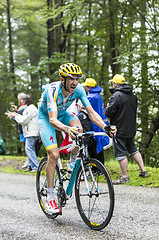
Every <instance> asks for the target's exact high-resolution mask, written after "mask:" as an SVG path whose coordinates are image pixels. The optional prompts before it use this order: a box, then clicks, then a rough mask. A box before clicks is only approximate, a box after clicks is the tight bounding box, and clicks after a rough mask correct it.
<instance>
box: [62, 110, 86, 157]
mask: <svg viewBox="0 0 159 240" xmlns="http://www.w3.org/2000/svg"><path fill="white" fill-rule="evenodd" d="M62 122H63V123H64V124H65V125H67V126H70V127H75V126H77V127H79V132H80V133H82V132H83V128H82V125H81V122H80V120H79V119H78V117H77V116H76V115H74V114H73V113H72V112H69V111H66V112H65V114H64V117H63V119H62ZM78 149H79V148H78V147H75V148H74V149H73V151H72V154H75V155H77V153H78Z"/></svg>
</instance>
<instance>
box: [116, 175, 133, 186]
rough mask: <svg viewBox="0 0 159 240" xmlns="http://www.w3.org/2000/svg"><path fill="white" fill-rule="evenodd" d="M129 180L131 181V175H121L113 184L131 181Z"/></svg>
mask: <svg viewBox="0 0 159 240" xmlns="http://www.w3.org/2000/svg"><path fill="white" fill-rule="evenodd" d="M129 182H130V180H129V177H123V176H120V177H119V178H118V179H117V180H115V181H113V184H114V185H118V184H123V183H129Z"/></svg>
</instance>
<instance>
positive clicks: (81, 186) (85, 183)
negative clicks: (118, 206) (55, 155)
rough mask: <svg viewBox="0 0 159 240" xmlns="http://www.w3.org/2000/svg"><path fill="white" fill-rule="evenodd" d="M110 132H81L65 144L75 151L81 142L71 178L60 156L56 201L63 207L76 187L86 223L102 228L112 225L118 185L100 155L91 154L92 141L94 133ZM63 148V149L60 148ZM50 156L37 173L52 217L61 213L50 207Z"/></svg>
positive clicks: (42, 199) (43, 205) (41, 194)
mask: <svg viewBox="0 0 159 240" xmlns="http://www.w3.org/2000/svg"><path fill="white" fill-rule="evenodd" d="M97 135H106V133H104V132H99V133H97V132H87V133H79V134H78V135H77V137H76V141H73V142H72V144H69V145H67V146H65V147H62V149H64V148H68V151H71V150H72V149H73V148H74V147H75V146H79V152H78V156H77V159H76V162H75V167H74V169H73V171H72V172H70V174H71V177H70V179H68V178H67V174H66V173H67V169H65V168H62V163H61V160H60V158H59V160H58V163H57V165H56V169H55V177H54V193H55V196H56V199H55V200H56V203H57V205H58V207H59V208H60V209H61V210H62V208H63V207H65V205H66V203H67V201H68V200H69V198H70V197H71V196H72V191H73V187H74V189H75V199H76V204H77V209H78V211H79V214H80V216H81V218H82V219H83V221H84V222H85V224H86V225H87V226H88V227H90V228H91V229H93V230H101V229H103V228H104V227H106V226H107V225H108V223H109V222H110V220H111V217H112V215H113V210H114V188H113V184H112V181H111V178H110V176H109V173H108V171H107V169H106V167H105V166H104V165H103V164H102V163H100V162H99V161H98V160H97V159H94V158H89V157H88V144H89V141H90V139H91V137H93V136H97ZM59 150H61V149H59ZM46 164H47V157H45V158H43V159H42V160H41V162H40V164H39V167H38V171H37V175H36V189H37V196H38V200H39V203H40V206H41V209H42V211H43V212H44V214H45V215H46V216H47V217H48V218H52V219H54V218H56V217H57V216H58V214H50V213H49V212H48V211H47V208H46V197H47V183H46Z"/></svg>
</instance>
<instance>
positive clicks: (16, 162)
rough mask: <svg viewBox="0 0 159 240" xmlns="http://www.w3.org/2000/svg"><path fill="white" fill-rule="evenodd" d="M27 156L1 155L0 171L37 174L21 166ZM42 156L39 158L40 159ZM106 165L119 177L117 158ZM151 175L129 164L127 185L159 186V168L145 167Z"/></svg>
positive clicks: (113, 175)
mask: <svg viewBox="0 0 159 240" xmlns="http://www.w3.org/2000/svg"><path fill="white" fill-rule="evenodd" d="M25 160H26V157H22V156H18V157H17V156H0V172H4V173H11V174H26V175H36V173H30V172H25V171H24V170H22V169H21V166H22V165H23V163H24V162H25ZM40 160H41V158H39V161H40ZM62 164H63V167H66V166H67V160H62ZM105 166H106V168H107V170H108V172H109V174H110V177H111V179H112V180H115V179H117V178H118V177H119V176H120V174H121V171H120V166H119V163H118V162H117V161H115V160H111V161H106V162H105ZM145 168H146V170H147V172H148V174H149V177H147V178H142V177H139V172H140V170H139V167H138V165H137V164H136V163H129V164H128V176H129V178H130V183H127V185H131V186H144V187H155V188H159V168H151V167H145Z"/></svg>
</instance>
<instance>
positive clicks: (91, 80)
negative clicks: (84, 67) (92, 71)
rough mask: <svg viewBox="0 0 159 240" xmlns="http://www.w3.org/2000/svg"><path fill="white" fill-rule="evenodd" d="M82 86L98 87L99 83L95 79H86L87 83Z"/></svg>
mask: <svg viewBox="0 0 159 240" xmlns="http://www.w3.org/2000/svg"><path fill="white" fill-rule="evenodd" d="M81 85H82V86H84V87H85V86H88V87H96V86H97V82H96V80H94V79H93V78H86V81H85V82H84V83H82V84H81Z"/></svg>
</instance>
